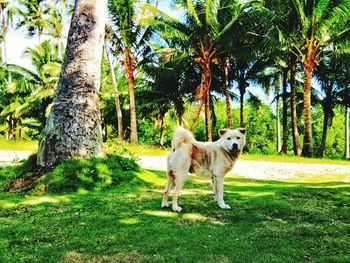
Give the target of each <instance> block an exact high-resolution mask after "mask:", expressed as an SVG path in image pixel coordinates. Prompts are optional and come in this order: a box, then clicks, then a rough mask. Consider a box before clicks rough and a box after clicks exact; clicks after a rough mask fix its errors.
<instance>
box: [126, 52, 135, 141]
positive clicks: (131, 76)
mask: <svg viewBox="0 0 350 263" xmlns="http://www.w3.org/2000/svg"><path fill="white" fill-rule="evenodd" d="M126 58H127V59H126V61H125V65H126V71H127V76H128V85H129V97H130V143H134V144H137V143H138V136H137V121H136V103H135V89H134V85H135V77H134V63H133V59H132V54H131V51H130V50H128V51H127V54H126Z"/></svg>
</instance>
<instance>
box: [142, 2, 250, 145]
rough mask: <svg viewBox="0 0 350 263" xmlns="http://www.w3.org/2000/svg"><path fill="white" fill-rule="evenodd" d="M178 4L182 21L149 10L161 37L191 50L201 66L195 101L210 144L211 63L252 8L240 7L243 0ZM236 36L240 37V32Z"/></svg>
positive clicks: (215, 59)
mask: <svg viewBox="0 0 350 263" xmlns="http://www.w3.org/2000/svg"><path fill="white" fill-rule="evenodd" d="M175 3H176V4H177V5H178V6H180V7H181V8H182V9H183V10H184V16H183V17H182V20H177V19H174V18H171V17H169V16H168V15H166V14H163V13H162V12H160V11H159V10H156V9H155V8H154V7H151V6H148V7H149V9H150V10H151V11H152V12H153V13H155V14H157V15H160V16H157V17H156V19H155V21H154V24H156V25H157V26H158V27H159V28H160V29H161V30H162V31H163V32H162V36H163V37H164V36H166V37H170V38H172V39H175V40H177V43H178V47H180V48H182V49H183V50H186V51H188V52H187V53H188V56H192V57H193V58H194V61H195V62H196V63H198V65H199V67H200V70H201V83H200V85H199V86H198V87H197V89H196V99H197V100H198V101H201V105H202V104H203V103H204V104H205V120H206V133H207V140H208V141H211V140H212V127H211V118H210V116H211V114H210V85H211V78H212V64H213V63H217V61H218V60H219V54H220V53H221V52H222V50H223V46H224V45H225V43H224V42H223V41H224V39H227V38H228V36H229V35H230V34H231V33H233V32H232V29H233V28H234V26H236V24H237V23H238V21H240V19H241V18H242V17H245V16H248V15H247V13H248V11H249V10H250V9H249V5H248V4H241V3H240V1H236V0H235V1H218V0H214V1H205V0H202V1H193V0H188V1H183V0H178V1H175ZM183 21H184V22H183ZM222 21H225V23H223V22H222ZM221 22H222V23H221ZM236 33H237V34H238V32H236ZM230 37H232V35H230ZM200 108H201V107H200Z"/></svg>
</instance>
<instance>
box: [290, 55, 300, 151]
mask: <svg viewBox="0 0 350 263" xmlns="http://www.w3.org/2000/svg"><path fill="white" fill-rule="evenodd" d="M295 72H296V64H295V62H293V63H292V65H291V69H290V108H291V118H292V135H293V151H294V155H300V154H301V146H300V139H299V131H298V122H297V119H298V117H297V102H296V92H295Z"/></svg>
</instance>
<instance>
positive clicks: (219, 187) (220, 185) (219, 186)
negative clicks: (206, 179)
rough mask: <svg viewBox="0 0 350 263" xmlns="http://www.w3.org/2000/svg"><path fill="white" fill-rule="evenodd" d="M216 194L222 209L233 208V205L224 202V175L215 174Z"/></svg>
mask: <svg viewBox="0 0 350 263" xmlns="http://www.w3.org/2000/svg"><path fill="white" fill-rule="evenodd" d="M214 180H215V188H216V189H215V190H216V193H215V196H216V200H217V201H218V204H219V206H220V207H221V208H222V209H231V207H230V206H229V205H227V204H225V202H224V177H223V176H215V177H214Z"/></svg>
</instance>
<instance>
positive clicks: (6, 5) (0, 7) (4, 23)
mask: <svg viewBox="0 0 350 263" xmlns="http://www.w3.org/2000/svg"><path fill="white" fill-rule="evenodd" d="M16 13H17V9H16V8H15V6H14V5H13V4H11V3H10V2H9V1H8V0H0V17H1V41H0V42H2V46H3V51H2V52H3V53H2V55H3V56H2V58H1V59H2V63H3V64H4V65H6V64H7V41H6V40H7V33H8V29H9V26H10V25H11V24H12V23H13V18H14V16H15V15H16Z"/></svg>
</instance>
